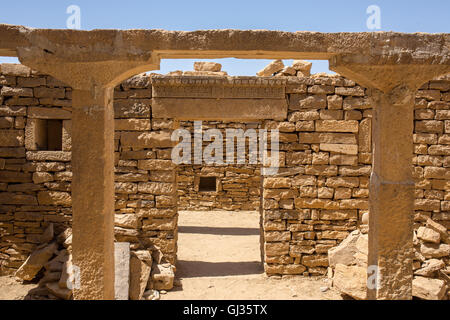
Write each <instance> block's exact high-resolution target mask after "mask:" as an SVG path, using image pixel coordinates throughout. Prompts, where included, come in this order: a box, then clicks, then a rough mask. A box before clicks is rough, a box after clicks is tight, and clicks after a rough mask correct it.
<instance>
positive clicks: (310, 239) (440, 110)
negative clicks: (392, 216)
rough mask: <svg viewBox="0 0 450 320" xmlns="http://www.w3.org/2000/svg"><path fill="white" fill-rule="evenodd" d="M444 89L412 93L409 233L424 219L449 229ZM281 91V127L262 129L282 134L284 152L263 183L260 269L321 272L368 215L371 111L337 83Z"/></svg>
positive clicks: (361, 92) (320, 80)
mask: <svg viewBox="0 0 450 320" xmlns="http://www.w3.org/2000/svg"><path fill="white" fill-rule="evenodd" d="M288 83H289V82H288ZM449 89H450V87H449V81H447V80H439V81H431V82H429V83H427V84H425V85H424V86H423V87H422V88H420V90H419V91H418V93H417V101H416V107H415V118H416V121H415V134H414V143H415V145H414V148H415V150H414V153H415V157H414V165H415V166H414V173H415V174H414V175H415V178H416V179H417V187H416V202H415V209H416V216H415V221H416V225H415V230H417V229H418V228H419V226H420V225H423V224H424V218H423V216H422V215H425V216H428V217H431V218H432V219H433V220H434V221H436V222H439V223H441V224H442V225H444V226H445V227H446V228H447V230H448V228H449V225H450V216H449V213H450V212H449V201H448V200H449V199H450V184H449V183H450V181H449V178H450V169H449V160H450V157H449V155H450V146H449V141H448V139H449V137H450V135H449V133H450V131H449V129H450V128H449V125H450V122H449V116H450V110H449V103H448V101H449V100H450V92H449ZM286 93H287V95H288V99H289V114H288V119H287V121H283V122H273V121H269V122H267V123H266V127H267V128H278V129H279V130H280V132H283V133H282V134H281V137H280V141H281V142H283V143H282V147H281V148H280V149H281V150H283V153H281V155H282V156H281V161H280V165H281V167H282V169H281V170H280V172H279V174H278V176H276V177H264V182H263V187H264V191H263V209H264V211H263V216H264V230H265V232H264V237H265V270H266V272H267V273H269V274H272V273H275V274H304V275H309V274H313V275H314V274H325V273H326V271H327V267H328V259H327V253H328V250H329V249H330V248H332V247H334V246H336V245H337V244H339V243H340V242H341V241H342V240H343V239H345V238H346V237H347V236H348V234H349V232H351V231H352V230H355V229H356V228H357V227H358V226H359V224H360V223H361V217H362V215H363V214H364V213H365V212H368V208H369V201H368V196H369V189H368V188H369V177H370V172H371V152H372V150H371V117H372V110H371V106H370V103H369V101H368V99H367V97H366V95H365V89H364V88H362V87H360V86H358V85H356V84H355V83H354V82H352V81H349V80H346V79H343V78H340V77H320V76H319V77H312V78H303V79H297V80H295V81H294V80H291V85H288V86H287V88H286ZM445 259H446V263H447V266H448V265H449V259H448V254H447V257H446V258H445ZM416 262H418V263H415V268H416V269H417V268H419V267H420V262H419V261H416ZM447 268H448V267H447Z"/></svg>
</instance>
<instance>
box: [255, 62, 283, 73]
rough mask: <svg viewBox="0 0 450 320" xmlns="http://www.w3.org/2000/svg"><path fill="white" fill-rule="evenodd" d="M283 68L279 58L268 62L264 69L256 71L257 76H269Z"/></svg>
mask: <svg viewBox="0 0 450 320" xmlns="http://www.w3.org/2000/svg"><path fill="white" fill-rule="evenodd" d="M283 68H284V63H283V61H281V60H274V61H272V62H271V63H269V64H268V65H267V66H266V67H264V69H262V70H260V71H259V72H257V73H256V75H257V76H259V77H270V76H272V75H273V74H274V73H275V72H278V71H280V70H282V69H283Z"/></svg>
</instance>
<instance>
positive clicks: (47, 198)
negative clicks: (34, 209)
mask: <svg viewBox="0 0 450 320" xmlns="http://www.w3.org/2000/svg"><path fill="white" fill-rule="evenodd" d="M38 202H39V204H40V205H56V206H59V205H60V206H64V207H70V206H71V205H72V197H71V196H70V194H69V193H68V192H59V191H40V192H39V193H38Z"/></svg>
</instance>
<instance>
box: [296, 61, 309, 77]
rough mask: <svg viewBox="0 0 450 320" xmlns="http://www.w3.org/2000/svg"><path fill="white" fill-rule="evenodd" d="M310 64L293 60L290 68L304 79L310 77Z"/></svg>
mask: <svg viewBox="0 0 450 320" xmlns="http://www.w3.org/2000/svg"><path fill="white" fill-rule="evenodd" d="M311 67H312V63H311V62H309V61H304V60H294V61H293V62H292V68H294V69H295V70H297V71H300V72H301V73H302V74H303V75H304V76H305V77H308V76H309V75H311Z"/></svg>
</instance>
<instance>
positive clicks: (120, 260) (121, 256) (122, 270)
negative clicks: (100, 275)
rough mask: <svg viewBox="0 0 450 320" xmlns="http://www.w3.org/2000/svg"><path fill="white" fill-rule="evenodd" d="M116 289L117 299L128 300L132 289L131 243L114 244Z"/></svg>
mask: <svg viewBox="0 0 450 320" xmlns="http://www.w3.org/2000/svg"><path fill="white" fill-rule="evenodd" d="M114 263H115V277H114V281H115V282H114V291H115V299H116V300H128V297H129V291H130V243H129V242H116V243H115V244H114Z"/></svg>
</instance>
